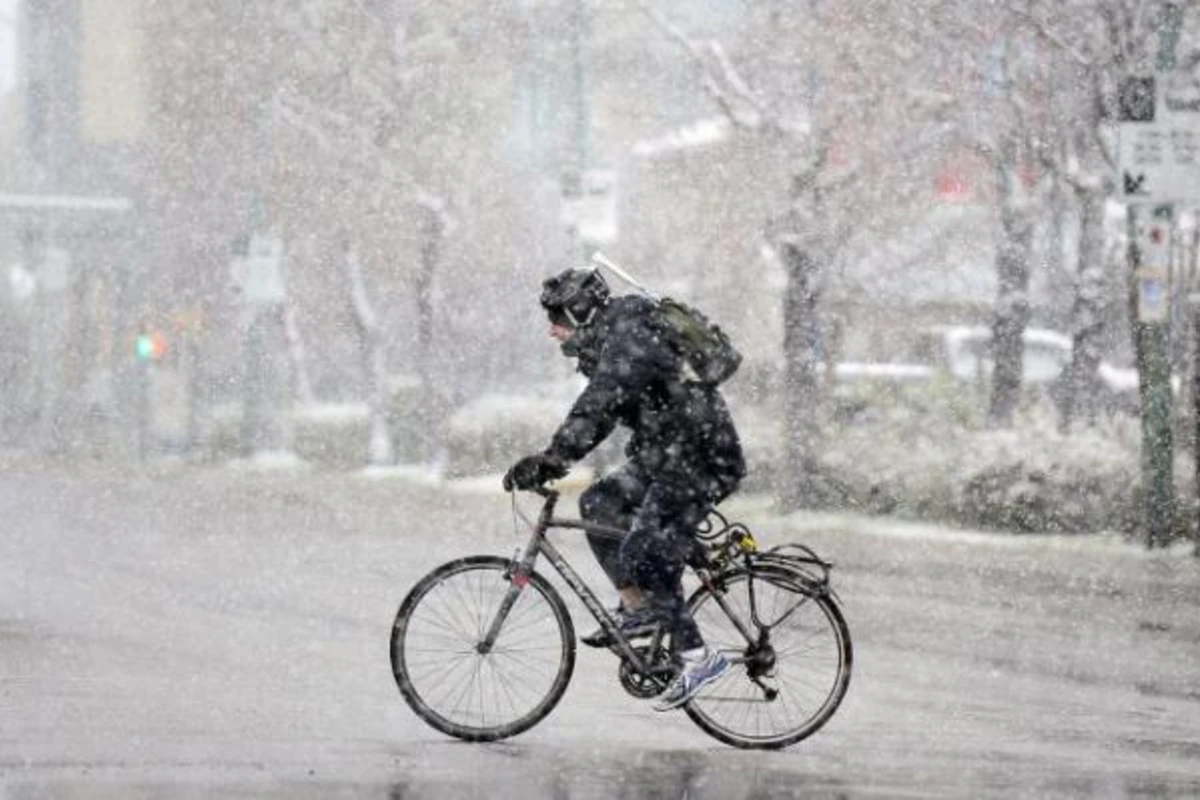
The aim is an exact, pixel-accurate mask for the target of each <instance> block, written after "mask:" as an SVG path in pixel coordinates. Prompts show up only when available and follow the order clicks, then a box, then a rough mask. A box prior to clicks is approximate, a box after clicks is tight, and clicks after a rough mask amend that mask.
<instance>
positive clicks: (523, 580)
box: [479, 488, 662, 672]
mask: <svg viewBox="0 0 1200 800" xmlns="http://www.w3.org/2000/svg"><path fill="white" fill-rule="evenodd" d="M536 493H537V494H539V495H541V496H542V497H544V498H545V501H546V502H545V503H544V504H543V506H542V511H541V513H540V514H539V515H538V521H537V523H536V524H535V525H534V528H533V533H532V534H531V536H530V538H529V543H528V544H527V545H526V546H525V550H524V552H523V553H522V554H521V555H520V557H519V558H518V559H516V560H515V562H514V564H513V572H512V575H511V580H512V585H511V586H510V587H509V590H508V592H507V594H505V596H504V599H503V600H502V601H501V602H500V608H499V609H498V610H497V612H496V617H495V619H493V620H492V624H491V626H490V627H489V628H488V632H487V635H486V636H484V638H483V641H482V642H480V644H479V649H480V652H487V651H488V650H490V649H491V647H492V645H493V644H494V643H495V641H496V638H497V637H498V636H499V635H500V629H501V627H502V626H503V625H504V620H505V619H507V617H508V613H509V612H510V611H511V610H512V607H513V605H515V604H516V602H517V598H518V597H520V595H521V592H522V591H523V590H524V588H525V586H526V585H527V584H528V582H529V579H528V577H527V576H528V575H529V573H531V572H532V571H533V565H534V562H535V561H537V558H538V556H539V555H544V556H545V557H546V560H547V561H549V562H550V565H551V566H553V567H554V569H555V571H556V572H557V573H558V574H559V576H561V577H562V579H563V581H565V582H566V584H567V586H569V587H571V590H572V591H573V592H575V594H576V595H577V596H578V597H579V599H580V600H581V601H582V602H583V605H584V607H586V608H587V610H588V611H590V612H591V614H592V616H594V617H595V618H596V621H597V622H599V623H600V627H601V628H603V629H604V630H605V631H606V632H607V633H608V634H609V636H611V637H612V639H613V641H614V642H615V643H616V648H617V651H618V652H619V653H620V655H621V657H622V658H624V659H626V660H628V661H629V662H630V663H631V664H633V666H634V668H635V669H637V670H638V671H639V672H647V671H649V668H650V665H649V664H648V663H647V662H646V660H645V659H644V658H642V657H641V655H639V653H638V652H637V650H635V649H634V647H633V645H631V644H630V643H629V640H628V639H626V638H625V636H624V635H622V634H621V632H620V630H619V629H618V627H617V623H616V620H614V619H613V618H612V615H611V614H609V613H608V610H607V609H606V608H604V605H603V604H602V603H601V602H600V599H599V598H597V597H596V593H595V592H593V591H592V589H591V587H590V586H588V585H587V583H585V582H584V580H583V578H582V577H580V575H579V573H578V572H576V571H575V568H574V567H572V566H571V564H570V562H568V561H567V559H566V557H565V556H564V555H563V554H562V553H561V552H560V551H559V549H558V548H557V547H555V546H554V544H553V543H552V542H551V541H550V540H549V539H547V538H546V532H547V531H549V530H550V529H551V528H554V529H574V530H581V531H584V532H585V533H602V534H606V535H609V536H618V537H620V536H624V535H625V533H626V532H625V531H623V530H621V529H619V528H610V527H608V526H606V525H598V524H595V523H591V522H586V521H584V520H581V519H556V518H555V517H554V507H555V506H556V505H557V504H558V497H559V495H558V492H555V491H553V490H551V489H546V488H540V489H537V490H536ZM661 636H662V633H661V632H659V633H658V634H657V635H656V640H655V642H654V645H655V646H657V644H658V641H659V638H658V637H661ZM654 649H656V648H655V647H652V648H651V652H653V651H654Z"/></svg>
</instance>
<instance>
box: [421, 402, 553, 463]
mask: <svg viewBox="0 0 1200 800" xmlns="http://www.w3.org/2000/svg"><path fill="white" fill-rule="evenodd" d="M572 399H573V396H567V395H566V394H564V392H562V391H561V390H557V389H552V390H550V391H547V393H546V394H544V395H541V396H538V395H525V394H522V395H511V394H500V393H493V394H486V395H484V396H483V397H480V398H478V399H476V400H474V401H472V402H470V403H467V404H466V405H464V406H462V407H460V408H458V409H457V410H455V412H454V413H453V414H451V415H450V417H449V418H448V419H447V420H446V422H445V424H444V426H443V431H442V436H443V445H444V448H445V449H444V452H445V467H444V469H445V473H446V475H447V476H448V477H457V476H463V475H480V474H486V473H491V472H502V471H503V470H505V469H507V468H508V467H509V466H510V465H511V464H512V463H513V462H514V461H516V460H517V459H518V458H520V457H521V456H524V455H528V454H530V453H534V452H537V451H539V450H542V449H544V448H545V447H546V445H547V444H549V442H550V436H551V434H553V433H554V429H555V426H557V425H558V423H559V422H561V421H562V419H563V417H564V416H566V413H567V411H568V409H570V407H571V400H572Z"/></svg>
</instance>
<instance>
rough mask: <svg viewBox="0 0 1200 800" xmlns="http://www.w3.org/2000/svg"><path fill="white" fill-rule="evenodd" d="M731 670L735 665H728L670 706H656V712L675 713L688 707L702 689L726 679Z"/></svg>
mask: <svg viewBox="0 0 1200 800" xmlns="http://www.w3.org/2000/svg"><path fill="white" fill-rule="evenodd" d="M731 669H733V665H732V664H727V665H726V666H725V669H723V670H721V671H720V672H718V673H717V674H716V675H712V676H710V677H708V678H705V679H704V680H702V681H700V683H699V684H697V686H696V688H695V689H693V690H692V691H691V693H689V694H686V695H684V696H683V697H681V698H679V699H678V700H676V701H674V702H673V703H671V704H670V705H669V706H660V705H656V706H654V710H655V711H674V710H675V709H677V708H679V707H681V706H686V705H687V704H688V703H690V702H692V701H693V700H695V699H696V695H698V694H700V691H701V690H702V689H704V687H705V686H708V685H709V684H710V683H712V682H713V681H716V680H718V679H720V678H723V677H725V676H726V675H728V674H729V670H731Z"/></svg>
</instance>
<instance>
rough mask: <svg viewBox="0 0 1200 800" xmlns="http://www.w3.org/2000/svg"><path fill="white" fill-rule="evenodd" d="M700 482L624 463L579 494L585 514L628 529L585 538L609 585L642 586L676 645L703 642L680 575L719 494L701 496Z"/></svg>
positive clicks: (682, 646) (693, 645)
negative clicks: (622, 533) (621, 534)
mask: <svg viewBox="0 0 1200 800" xmlns="http://www.w3.org/2000/svg"><path fill="white" fill-rule="evenodd" d="M699 485H701V482H699V481H675V480H670V479H666V478H664V477H662V476H654V475H648V474H646V473H645V472H644V471H643V470H641V469H640V468H638V467H637V466H636V465H634V464H626V465H624V466H622V467H621V468H619V469H617V470H616V471H614V472H612V473H610V474H608V475H606V476H605V477H603V478H601V479H600V480H598V481H596V483H594V484H592V485H591V486H589V487H588V488H587V490H586V491H584V493H583V495H582V496H581V497H580V499H579V511H580V514H581V515H582V516H583V518H584V519H586V520H588V521H589V522H595V523H597V524H600V525H606V526H608V527H612V528H618V529H620V530H624V531H628V533H627V534H625V536H624V537H623V538H620V537H616V536H605V535H603V534H596V533H589V534H588V537H587V539H588V544H589V545H590V546H591V548H592V552H593V553H595V554H596V560H598V561H599V562H600V566H601V567H602V568H603V569H604V572H605V574H607V575H608V577H609V580H611V581H612V582H613V585H614V586H616V587H617V588H618V589H624V588H628V587H631V586H636V587H638V588H639V589H641V590H642V591H643V592H644V596H645V602H646V603H648V604H649V607H650V609H651V611H652V612H653V613H654V614H655V615H656V616H657V617H658V618H659V619H660V620H662V623H663V625H665V626H666V629H667V632H668V633H670V634H671V642H672V645H673V646H674V648H675V649H676V650H677V651H678V650H691V649H694V648H697V647H703V646H704V639H703V638H702V637H701V636H700V629H699V628H697V627H696V622H695V620H693V619H692V615H691V612H690V611H688V609H687V605H686V604H685V602H684V597H683V580H682V579H683V568H684V564H685V563H686V561H687V558H688V555H689V554H690V553H691V550H692V548H693V547H694V545H695V538H694V536H695V534H694V532H695V530H696V525H697V524H698V523H699V522H700V521H701V520H703V519H704V517H705V516H706V515H707V514H708V509H709V508H710V506H711V505H712V503H713V502H716V501H717V500H719V498H711V497H708V496H706V495H705V494H704V493H703V492H702V491H701V490H700V489H699V488H697V487H698V486H699Z"/></svg>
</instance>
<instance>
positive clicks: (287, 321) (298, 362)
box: [283, 298, 316, 406]
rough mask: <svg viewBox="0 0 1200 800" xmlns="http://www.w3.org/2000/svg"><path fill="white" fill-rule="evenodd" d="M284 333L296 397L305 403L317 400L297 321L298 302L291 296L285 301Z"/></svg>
mask: <svg viewBox="0 0 1200 800" xmlns="http://www.w3.org/2000/svg"><path fill="white" fill-rule="evenodd" d="M283 334H284V337H285V338H286V339H287V348H288V358H289V360H290V361H291V362H292V389H293V391H295V393H296V399H297V400H299V401H300V402H301V403H303V404H304V405H306V406H307V405H312V404H313V403H314V402H315V401H316V395H315V394H314V393H313V388H312V380H310V379H309V377H308V358H307V356H306V355H305V348H304V337H303V336H301V335H300V325H299V323H297V321H296V304H295V303H294V302H292V300H291V299H290V298H287V299H285V300H284V303H283Z"/></svg>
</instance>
